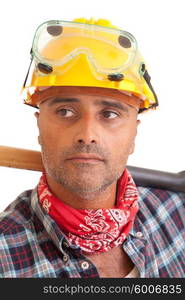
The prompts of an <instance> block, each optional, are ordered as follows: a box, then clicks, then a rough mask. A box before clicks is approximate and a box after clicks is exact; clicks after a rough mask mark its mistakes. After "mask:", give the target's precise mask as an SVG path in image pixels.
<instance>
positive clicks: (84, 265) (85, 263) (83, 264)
mask: <svg viewBox="0 0 185 300" xmlns="http://www.w3.org/2000/svg"><path fill="white" fill-rule="evenodd" d="M81 267H82V269H83V270H87V269H88V268H89V263H88V262H87V261H83V262H82V263H81Z"/></svg>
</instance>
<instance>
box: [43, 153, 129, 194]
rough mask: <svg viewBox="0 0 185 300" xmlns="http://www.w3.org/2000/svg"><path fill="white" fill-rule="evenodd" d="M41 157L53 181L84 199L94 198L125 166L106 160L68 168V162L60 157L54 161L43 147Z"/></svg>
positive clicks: (116, 178) (118, 176) (116, 177)
mask: <svg viewBox="0 0 185 300" xmlns="http://www.w3.org/2000/svg"><path fill="white" fill-rule="evenodd" d="M42 157H43V163H44V166H45V170H46V173H47V174H48V175H49V176H50V177H52V179H53V180H54V181H55V182H57V183H58V184H60V185H61V186H62V187H63V188H64V189H66V190H69V191H70V192H72V193H73V194H76V195H77V196H78V197H80V198H83V199H86V200H91V199H94V198H95V197H96V196H98V195H100V194H101V193H102V192H104V191H105V190H106V189H107V188H108V187H109V186H111V185H112V184H113V183H114V182H117V180H118V179H119V178H120V176H121V175H122V173H123V170H124V168H125V165H123V167H122V168H120V164H119V165H118V164H116V165H115V164H114V166H112V165H111V166H110V165H109V164H107V163H106V162H101V163H100V166H94V165H92V164H90V163H78V164H74V165H72V166H71V168H70V166H69V165H68V163H66V162H65V161H62V160H61V159H60V160H59V162H57V163H56V162H55V161H56V158H55V157H54V156H53V155H51V154H49V153H47V152H46V151H45V150H44V149H43V151H42ZM54 162H55V163H54Z"/></svg>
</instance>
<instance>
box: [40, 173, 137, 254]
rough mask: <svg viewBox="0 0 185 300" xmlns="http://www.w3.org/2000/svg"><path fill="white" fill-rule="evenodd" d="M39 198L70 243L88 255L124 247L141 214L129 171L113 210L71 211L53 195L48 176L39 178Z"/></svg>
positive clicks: (71, 209)
mask: <svg viewBox="0 0 185 300" xmlns="http://www.w3.org/2000/svg"><path fill="white" fill-rule="evenodd" d="M38 195H39V201H40V203H41V206H42V207H43V209H44V210H45V211H46V212H47V213H48V214H49V215H50V216H51V217H52V218H53V219H54V220H55V221H56V223H57V224H58V225H59V227H60V228H61V229H62V230H63V231H64V232H65V234H66V236H67V237H68V241H69V243H72V244H75V245H76V246H78V247H80V248H81V249H82V251H83V252H84V253H89V254H93V253H98V252H99V253H100V252H105V251H108V250H110V249H111V248H113V247H117V246H119V245H120V244H122V243H123V241H124V240H125V239H126V237H127V236H128V234H129V232H130V230H131V228H132V226H133V222H134V219H135V216H136V213H137V211H138V203H137V200H138V191H137V188H136V185H135V183H134V181H133V179H132V177H131V175H130V173H129V172H128V170H127V169H125V171H124V173H123V175H122V176H121V177H120V179H119V180H118V190H117V201H116V202H117V203H116V205H115V207H114V208H109V209H106V208H103V209H102V208H100V209H75V208H72V207H71V206H69V205H66V204H64V203H63V202H62V201H61V200H60V199H58V198H56V197H55V196H54V195H53V194H52V193H51V191H50V189H49V187H48V184H47V180H46V175H45V174H43V175H42V177H41V178H40V182H39V185H38Z"/></svg>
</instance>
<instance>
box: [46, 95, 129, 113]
mask: <svg viewBox="0 0 185 300" xmlns="http://www.w3.org/2000/svg"><path fill="white" fill-rule="evenodd" d="M48 100H49V99H48ZM79 102H80V99H79V98H73V97H72V98H71V97H69V98H67V97H65V98H62V97H55V98H53V99H51V101H48V106H53V105H55V104H58V103H79ZM95 105H99V106H103V105H104V106H109V107H115V108H118V109H120V110H122V111H124V112H126V113H129V110H128V107H127V106H126V105H124V104H122V103H121V102H118V101H115V100H114V102H113V101H111V100H97V101H96V102H95Z"/></svg>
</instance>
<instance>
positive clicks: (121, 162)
mask: <svg viewBox="0 0 185 300" xmlns="http://www.w3.org/2000/svg"><path fill="white" fill-rule="evenodd" d="M86 90H87V89H86ZM84 91H85V90H84V89H83V88H79V87H78V88H76V89H75V87H73V88H71V87H70V88H66V89H64V90H63V91H62V92H61V93H58V92H57V93H56V95H52V97H50V98H49V99H47V100H46V101H43V102H42V103H41V104H40V113H36V116H37V121H38V127H39V132H40V135H39V143H40V144H41V148H42V158H43V163H44V167H45V170H46V173H47V174H48V175H49V176H50V177H51V178H52V179H53V180H54V181H55V182H56V183H58V184H60V185H62V186H63V187H64V188H65V189H67V190H69V191H71V192H72V193H75V194H76V195H78V196H80V197H85V198H87V199H90V198H91V195H92V194H94V193H98V192H101V191H103V190H105V189H106V188H107V187H108V186H110V185H111V184H112V183H114V182H116V181H117V180H118V178H119V177H120V176H121V174H122V173H123V171H124V169H125V166H126V163H127V159H128V156H129V154H131V153H132V152H133V151H134V140H135V136H136V130H137V124H138V123H139V121H137V110H136V109H135V108H134V107H131V106H130V105H128V104H126V103H124V97H125V99H127V100H128V97H129V96H126V95H124V94H123V95H122V97H123V101H120V100H117V98H116V95H114V93H112V96H111V97H110V96H104V95H99V94H98V89H96V93H89V92H88V93H87V92H84Z"/></svg>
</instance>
